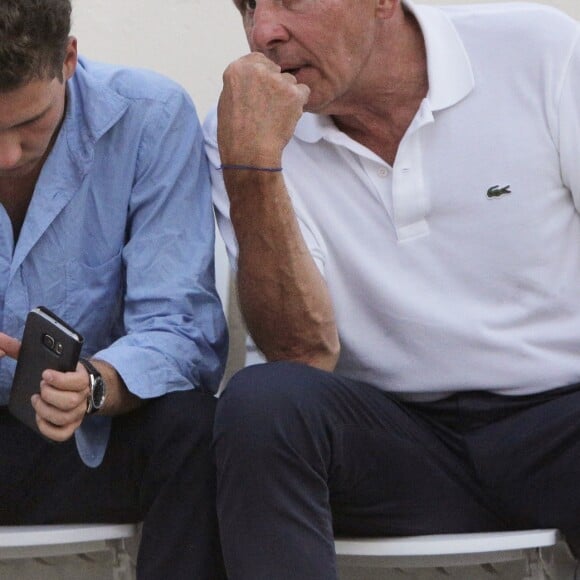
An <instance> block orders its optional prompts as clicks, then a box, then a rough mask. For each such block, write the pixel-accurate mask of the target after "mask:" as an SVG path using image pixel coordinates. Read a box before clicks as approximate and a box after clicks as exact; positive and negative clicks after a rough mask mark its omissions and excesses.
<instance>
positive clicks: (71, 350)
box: [7, 306, 83, 432]
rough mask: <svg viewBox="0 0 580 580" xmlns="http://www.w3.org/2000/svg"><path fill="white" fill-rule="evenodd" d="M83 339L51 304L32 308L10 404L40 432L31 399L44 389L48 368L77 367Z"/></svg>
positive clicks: (72, 368)
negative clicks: (42, 383) (42, 386)
mask: <svg viewBox="0 0 580 580" xmlns="http://www.w3.org/2000/svg"><path fill="white" fill-rule="evenodd" d="M82 343H83V337H82V336H81V335H80V334H79V333H78V332H76V331H75V330H74V329H73V328H71V327H70V326H69V325H68V324H66V323H65V322H64V321H63V320H61V319H60V318H58V316H56V315H55V314H54V313H53V312H51V311H50V310H48V309H47V308H45V307H43V306H39V307H37V308H35V309H34V310H32V311H31V312H29V314H28V316H27V318H26V324H25V326H24V334H23V336H22V344H21V347H20V353H19V355H18V362H17V363H16V370H15V372H14V380H13V382H12V390H11V392H10V401H9V403H8V408H9V410H10V412H11V413H12V414H13V415H14V416H15V417H17V418H18V419H20V420H21V421H22V422H23V423H25V424H26V425H28V426H29V427H30V428H31V429H34V430H35V431H36V432H40V431H39V429H38V425H37V423H36V412H35V410H34V408H33V407H32V404H31V402H30V399H31V397H32V395H34V394H35V393H39V392H40V382H41V380H42V373H43V372H44V371H45V370H46V369H54V370H57V371H61V372H68V371H74V370H75V369H76V366H77V362H78V359H79V355H80V352H81V347H82ZM7 354H10V353H7Z"/></svg>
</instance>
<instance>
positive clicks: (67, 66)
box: [62, 36, 78, 82]
mask: <svg viewBox="0 0 580 580" xmlns="http://www.w3.org/2000/svg"><path fill="white" fill-rule="evenodd" d="M77 62H78V52H77V39H76V38H75V37H74V36H71V37H70V38H69V39H68V44H67V46H66V52H65V55H64V62H63V63H62V76H63V80H64V81H65V82H66V81H68V79H70V78H71V77H72V76H73V74H74V73H75V70H76V68H77Z"/></svg>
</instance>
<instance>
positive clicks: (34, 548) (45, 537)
mask: <svg viewBox="0 0 580 580" xmlns="http://www.w3.org/2000/svg"><path fill="white" fill-rule="evenodd" d="M137 533H138V525H137V524H61V525H42V526H0V560H12V561H14V560H17V559H36V558H51V557H58V556H72V555H79V554H89V553H94V552H110V553H111V554H112V570H111V572H112V575H113V577H114V578H116V579H119V580H120V579H127V580H131V579H132V578H134V565H133V562H132V561H131V558H130V556H129V554H128V552H127V550H126V545H125V541H126V540H128V539H130V538H133V537H135V536H136V535H137ZM80 563H81V561H80V560H79V564H80ZM81 569H82V568H81ZM81 569H79V574H82V572H80V570H81ZM79 577H81V576H79Z"/></svg>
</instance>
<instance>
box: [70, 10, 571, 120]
mask: <svg viewBox="0 0 580 580" xmlns="http://www.w3.org/2000/svg"><path fill="white" fill-rule="evenodd" d="M417 1H419V0H417ZM421 1H425V0H421ZM462 1H463V2H464V3H465V2H466V0H430V2H431V3H433V4H450V3H461V2H462ZM467 1H468V0H467ZM479 1H480V2H484V1H485V0H479ZM487 1H496V0H487ZM544 1H545V2H546V3H548V4H552V5H553V6H557V7H559V8H561V9H562V10H565V11H566V12H568V13H569V14H571V15H572V16H574V17H575V18H578V19H580V0H544ZM73 6H74V13H73V18H74V20H73V32H74V33H75V34H76V35H77V36H78V38H79V47H80V50H81V52H82V53H84V54H85V55H86V56H90V57H92V58H95V59H99V60H104V61H109V62H116V63H121V64H130V65H137V66H145V67H148V68H152V69H155V70H157V71H159V72H163V73H165V74H167V75H168V76H170V77H172V78H174V79H175V80H177V81H179V82H180V83H181V84H182V85H184V86H185V88H186V89H187V90H188V91H189V93H190V94H191V96H192V97H193V99H194V101H195V102H196V104H197V107H198V110H199V113H200V115H201V116H204V115H205V114H206V112H207V111H208V110H209V108H210V106H211V105H212V104H213V103H214V102H215V100H216V98H217V96H218V94H219V90H220V87H221V73H222V71H223V69H224V68H225V66H226V65H227V63H228V62H230V61H231V60H233V59H234V58H235V57H236V56H238V55H241V54H242V53H244V52H245V51H246V42H245V38H244V36H243V33H242V28H241V22H240V19H239V16H238V13H237V12H236V10H235V9H234V6H233V3H232V1H231V0H162V1H160V0H73Z"/></svg>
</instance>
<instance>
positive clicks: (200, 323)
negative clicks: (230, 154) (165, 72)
mask: <svg viewBox="0 0 580 580" xmlns="http://www.w3.org/2000/svg"><path fill="white" fill-rule="evenodd" d="M146 114H147V115H148V118H146V119H145V121H144V123H143V126H144V130H143V132H142V135H141V143H140V144H139V150H138V154H137V166H136V170H135V179H134V184H133V189H132V192H131V196H130V203H129V207H128V220H127V230H126V232H127V234H126V235H127V241H126V244H125V246H124V248H123V250H122V263H123V267H124V271H125V293H124V304H123V324H122V326H123V328H122V332H120V336H119V338H117V339H116V340H115V341H114V342H113V343H112V344H111V345H110V346H108V347H106V348H104V349H101V350H99V351H98V352H95V353H92V356H93V357H94V358H97V359H101V360H104V361H106V362H108V363H109V364H111V365H112V366H113V367H114V368H115V369H116V370H117V372H118V373H119V375H120V376H121V377H122V379H123V381H124V382H125V384H126V385H127V388H128V389H129V391H131V392H132V393H134V394H135V395H137V396H138V397H140V398H143V399H147V398H151V397H158V396H161V395H164V394H165V393H168V392H171V391H180V390H186V389H191V388H192V387H194V388H203V389H206V390H209V391H214V392H215V391H216V390H217V387H218V386H219V381H220V379H221V376H222V372H223V366H224V363H225V357H226V354H227V352H226V351H227V332H226V328H225V319H224V315H223V310H222V307H221V303H220V300H219V298H218V295H217V292H216V288H215V275H214V235H215V232H214V217H213V210H212V203H211V192H210V182H209V173H208V164H207V159H206V156H205V153H204V149H203V138H202V132H201V127H200V124H199V120H198V118H197V115H196V112H195V108H194V106H193V104H192V103H191V101H190V99H189V97H187V95H185V94H184V93H180V92H175V93H174V95H173V96H172V98H171V99H169V100H167V101H166V102H165V103H164V106H163V107H161V108H160V107H149V108H148V109H147V110H146ZM109 428H110V420H109V419H107V418H102V417H90V418H87V419H86V420H85V422H84V423H83V425H82V426H81V428H80V429H79V430H78V432H77V437H76V440H77V447H78V450H79V453H80V455H81V457H82V458H83V460H84V461H85V463H87V464H89V465H98V464H99V463H100V461H101V460H102V457H103V455H104V451H105V447H106V440H107V434H108V429H109Z"/></svg>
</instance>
